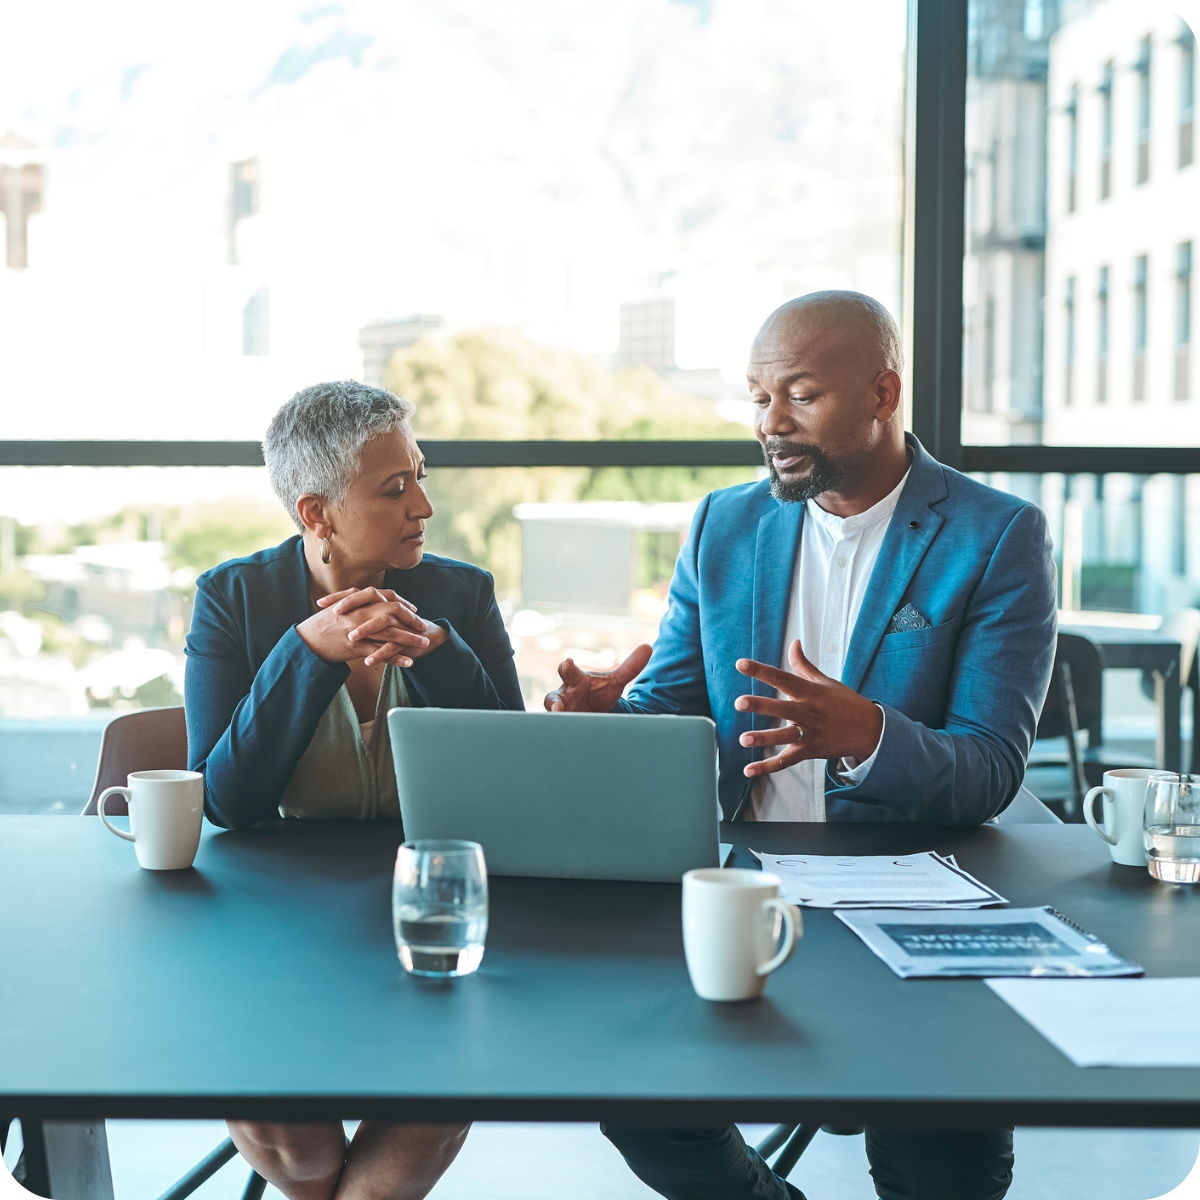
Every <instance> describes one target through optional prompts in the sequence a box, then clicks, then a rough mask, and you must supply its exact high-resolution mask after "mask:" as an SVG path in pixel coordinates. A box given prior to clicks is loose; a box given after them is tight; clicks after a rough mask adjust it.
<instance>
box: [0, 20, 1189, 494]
mask: <svg viewBox="0 0 1200 1200" xmlns="http://www.w3.org/2000/svg"><path fill="white" fill-rule="evenodd" d="M968 4H969V0H908V42H907V47H906V59H907V61H906V79H905V113H904V123H905V134H904V198H905V205H904V234H903V270H904V286H903V291H902V300H901V303H902V310H903V313H904V314H911V316H910V317H909V318H908V319H906V320H905V321H904V322H903V324H904V330H905V350H906V362H907V365H906V369H905V376H906V378H905V384H906V390H907V392H908V395H909V396H910V397H912V401H911V411H912V428H913V432H914V433H915V434H916V436H917V437H918V438H920V440H921V442H922V443H923V444H924V446H925V448H926V449H927V450H928V451H929V452H930V453H931V454H932V455H933V456H934V457H935V458H937V459H939V460H940V461H941V462H943V463H945V464H946V465H947V466H950V467H954V468H956V469H958V470H962V471H980V472H990V471H997V472H1025V473H1032V474H1039V473H1046V472H1061V473H1064V474H1079V473H1093V474H1098V475H1100V474H1106V473H1110V472H1128V473H1130V474H1137V475H1154V474H1192V473H1195V472H1197V471H1198V470H1200V448H1197V447H1177V446H1142V447H1139V446H1039V445H987V446H985V445H970V444H968V445H964V444H963V441H962V414H963V380H962V367H963V307H962V306H963V251H964V241H965V232H966V213H965V211H964V200H965V189H966V165H967V164H966V101H967V24H968ZM421 446H422V449H423V450H424V452H425V455H426V461H427V462H428V463H429V465H430V466H431V467H440V468H446V467H542V466H546V467H551V466H553V467H564V466H573V467H580V466H582V467H662V466H683V467H713V466H739V467H740V466H761V465H762V455H761V452H760V450H759V447H758V443H757V442H755V441H752V440H749V439H747V440H744V441H706V440H695V441H588V442H568V441H552V440H546V441H506V442H500V441H437V440H434V441H422V443H421ZM262 461H263V460H262V451H261V447H260V445H259V443H257V442H248V441H195V442H192V441H187V442H181V441H60V440H46V441H33V440H29V441H26V440H19V441H3V440H0V466H28V467H33V466H87V467H123V466H158V467H167V466H188V467H191V466H194V467H254V466H261V465H262Z"/></svg>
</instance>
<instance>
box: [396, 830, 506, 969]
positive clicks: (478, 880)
mask: <svg viewBox="0 0 1200 1200" xmlns="http://www.w3.org/2000/svg"><path fill="white" fill-rule="evenodd" d="M392 924H393V925H394V927H395V930H396V949H397V951H398V952H399V954H400V961H401V962H402V963H403V964H404V969H405V970H406V971H411V972H412V974H414V975H427V976H431V977H432V978H434V979H451V978H453V977H454V976H456V975H470V974H471V972H472V971H475V970H478V968H479V964H480V962H481V961H482V960H483V943H484V940H485V939H486V938H487V924H488V892H487V865H486V864H485V863H484V861H483V847H482V846H481V845H480V844H479V843H478V842H459V841H450V840H445V841H419V842H405V843H404V845H402V846H401V847H400V849H399V851H398V852H397V854H396V874H395V876H394V877H393V880H392Z"/></svg>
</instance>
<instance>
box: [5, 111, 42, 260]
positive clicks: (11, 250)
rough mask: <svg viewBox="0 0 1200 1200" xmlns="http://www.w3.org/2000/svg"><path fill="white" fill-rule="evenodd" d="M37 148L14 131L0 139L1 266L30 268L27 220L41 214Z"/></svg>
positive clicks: (40, 185)
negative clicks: (2, 260)
mask: <svg viewBox="0 0 1200 1200" xmlns="http://www.w3.org/2000/svg"><path fill="white" fill-rule="evenodd" d="M36 150H37V147H36V145H35V144H34V143H33V142H31V141H29V139H28V138H23V137H21V136H20V135H19V134H17V133H16V132H14V131H13V130H11V129H10V130H9V131H8V132H7V133H6V134H5V135H4V136H3V137H0V213H3V214H4V229H5V237H4V265H5V266H6V267H7V268H8V269H9V270H10V271H23V270H24V269H25V268H26V267H27V266H29V218H30V217H31V216H32V215H33V214H34V213H39V212H41V211H42V168H41V166H40V165H39V164H38V163H37V162H36V161H34V159H35V151H36Z"/></svg>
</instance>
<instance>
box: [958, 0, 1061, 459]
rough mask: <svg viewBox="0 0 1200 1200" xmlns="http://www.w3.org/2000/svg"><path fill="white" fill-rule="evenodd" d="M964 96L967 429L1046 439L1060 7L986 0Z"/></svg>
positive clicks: (996, 436)
mask: <svg viewBox="0 0 1200 1200" xmlns="http://www.w3.org/2000/svg"><path fill="white" fill-rule="evenodd" d="M976 7H977V9H978V10H979V12H980V19H979V20H978V21H976V22H975V23H974V25H973V36H972V38H971V43H970V55H971V60H970V81H969V84H968V92H967V120H966V126H967V213H966V231H965V232H966V257H965V260H964V264H963V321H964V328H963V433H964V435H965V439H966V440H967V441H969V442H974V443H985V444H988V443H1011V442H1040V441H1041V440H1042V403H1043V396H1042V336H1043V333H1042V324H1043V320H1042V295H1043V292H1044V288H1045V257H1046V125H1047V120H1046V98H1047V74H1048V64H1049V54H1050V50H1049V47H1050V44H1051V32H1052V30H1053V28H1054V25H1055V22H1056V19H1057V15H1058V5H1057V2H1056V0H1047V2H1046V3H1045V4H1043V5H1040V6H1039V7H1038V10H1037V12H1036V16H1031V14H1030V11H1029V6H1028V5H1026V4H1024V3H1014V0H978V2H977V5H976Z"/></svg>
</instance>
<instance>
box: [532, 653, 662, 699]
mask: <svg viewBox="0 0 1200 1200" xmlns="http://www.w3.org/2000/svg"><path fill="white" fill-rule="evenodd" d="M652 653H653V651H652V649H651V647H649V646H647V645H645V644H644V643H643V644H642V645H640V646H639V647H638V648H637V649H636V650H634V651H633V652H632V653H631V654H630V655H629V657H628V658H627V659H626V660H625V661H624V662H623V663H621V665H620V666H618V667H613V668H612V669H611V670H609V671H585V670H583V668H582V667H578V666H576V665H575V663H574V661H573V660H571V659H569V658H564V659H563V661H562V662H561V663H559V666H558V674H559V678H560V679H562V687H560V688H558V689H557V690H556V691H553V692H551V693H550V694H549V695H548V696H547V697H546V700H545V705H546V711H547V712H594V713H606V712H612V710H613V709H614V708H615V707H616V705H617V701H618V700H620V698H621V693H622V692H623V691H624V690H625V685H626V684H628V683H631V682H632V681H633V680H635V679H636V678H637V677H638V676H639V675H640V674H641V673H642V671H643V670H644V668H645V666H646V664H647V663H648V662H649V661H650V655H651V654H652Z"/></svg>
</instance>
